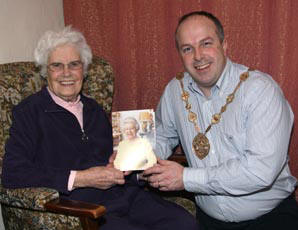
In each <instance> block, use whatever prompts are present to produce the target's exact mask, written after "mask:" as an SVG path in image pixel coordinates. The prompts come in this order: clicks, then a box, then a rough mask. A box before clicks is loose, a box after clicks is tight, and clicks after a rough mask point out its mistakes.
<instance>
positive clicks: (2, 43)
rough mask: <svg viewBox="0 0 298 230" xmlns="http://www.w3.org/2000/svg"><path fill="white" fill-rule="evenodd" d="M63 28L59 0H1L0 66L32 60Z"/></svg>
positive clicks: (0, 214)
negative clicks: (45, 38) (46, 38)
mask: <svg viewBox="0 0 298 230" xmlns="http://www.w3.org/2000/svg"><path fill="white" fill-rule="evenodd" d="M63 26H64V18H63V4H62V0H50V1H49V0H0V31H1V36H0V63H7V62H14V61H31V60H33V57H32V56H33V50H34V47H35V45H36V42H37V40H38V38H39V37H40V36H41V35H42V34H43V33H44V32H45V31H46V30H49V29H53V30H56V29H59V28H62V27H63ZM3 229H4V226H3V221H2V213H1V209H0V230H3Z"/></svg>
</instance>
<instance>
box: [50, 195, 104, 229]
mask: <svg viewBox="0 0 298 230" xmlns="http://www.w3.org/2000/svg"><path fill="white" fill-rule="evenodd" d="M45 209H46V210H47V211H50V212H55V213H59V214H64V215H71V216H77V217H79V218H80V221H81V225H82V228H83V229H84V230H97V229H99V218H100V217H101V216H103V215H104V213H105V211H106V209H105V207H104V206H101V205H96V204H91V203H86V202H82V201H74V200H67V199H62V198H57V199H54V200H51V201H49V202H47V203H46V204H45Z"/></svg>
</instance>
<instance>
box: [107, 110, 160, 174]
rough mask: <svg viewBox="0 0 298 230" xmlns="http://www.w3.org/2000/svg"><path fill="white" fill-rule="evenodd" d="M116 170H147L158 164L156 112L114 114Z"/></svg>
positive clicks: (143, 111) (142, 111)
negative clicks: (156, 155) (154, 150)
mask: <svg viewBox="0 0 298 230" xmlns="http://www.w3.org/2000/svg"><path fill="white" fill-rule="evenodd" d="M112 126H113V138H114V151H116V152H117V155H116V159H115V161H114V166H115V168H117V169H119V170H121V171H131V170H145V169H147V168H149V167H151V166H153V165H154V164H155V163H156V157H155V154H154V152H153V148H154V146H155V117H154V111H153V110H151V109H147V110H131V111H121V112H113V113H112Z"/></svg>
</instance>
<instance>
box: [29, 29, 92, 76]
mask: <svg viewBox="0 0 298 230" xmlns="http://www.w3.org/2000/svg"><path fill="white" fill-rule="evenodd" d="M65 44H71V45H73V46H74V47H75V48H76V49H77V51H78V52H79V53H80V57H81V61H82V62H83V65H84V67H83V70H84V75H86V73H87V69H88V65H89V64H90V63H91V61H92V52H91V49H90V47H89V45H88V44H87V42H86V39H85V37H84V35H83V34H82V33H81V32H79V31H76V30H74V29H73V28H72V27H71V26H67V27H65V28H64V29H63V30H62V31H59V32H54V31H47V32H45V34H44V35H43V36H42V37H41V38H40V39H39V41H38V43H37V46H36V48H35V50H34V59H35V63H36V64H37V65H38V66H40V67H41V71H40V72H41V75H42V76H43V77H46V76H47V65H48V59H49V55H50V54H51V52H52V51H53V50H54V49H56V48H57V47H59V46H61V45H65Z"/></svg>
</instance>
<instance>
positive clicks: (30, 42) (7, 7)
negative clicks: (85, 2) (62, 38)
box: [0, 0, 64, 63]
mask: <svg viewBox="0 0 298 230" xmlns="http://www.w3.org/2000/svg"><path fill="white" fill-rule="evenodd" d="M63 26H64V18H63V4H62V0H50V1H48V0H25V1H24V0H0V31H1V36H0V63H7V62H13V61H28V60H32V56H33V50H34V47H35V45H36V42H37V40H38V38H39V37H40V36H41V35H42V34H43V33H44V31H46V30H49V29H59V28H61V27H63Z"/></svg>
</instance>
